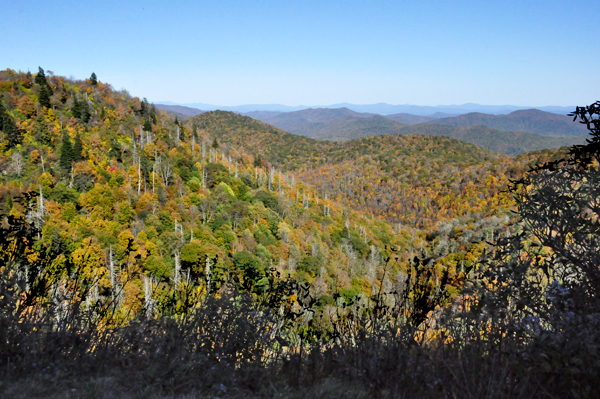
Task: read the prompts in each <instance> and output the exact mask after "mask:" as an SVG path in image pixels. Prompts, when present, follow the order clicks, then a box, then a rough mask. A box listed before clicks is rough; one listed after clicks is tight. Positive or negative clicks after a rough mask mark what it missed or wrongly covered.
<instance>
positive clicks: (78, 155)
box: [73, 133, 83, 162]
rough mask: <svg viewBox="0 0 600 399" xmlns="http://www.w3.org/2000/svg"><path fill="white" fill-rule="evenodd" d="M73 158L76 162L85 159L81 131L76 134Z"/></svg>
mask: <svg viewBox="0 0 600 399" xmlns="http://www.w3.org/2000/svg"><path fill="white" fill-rule="evenodd" d="M73 160H74V161H75V162H79V161H83V143H82V141H81V136H80V135H79V133H77V136H75V143H74V144H73Z"/></svg>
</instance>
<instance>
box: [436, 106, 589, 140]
mask: <svg viewBox="0 0 600 399" xmlns="http://www.w3.org/2000/svg"><path fill="white" fill-rule="evenodd" d="M428 123H431V124H437V125H446V126H473V125H483V126H488V127H491V128H494V129H498V130H504V131H526V132H531V133H536V134H539V135H542V136H585V135H587V133H588V132H587V129H586V127H585V125H583V124H580V123H574V122H573V118H572V117H570V116H566V115H558V114H553V113H550V112H544V111H540V110H538V109H527V110H519V111H514V112H511V113H509V114H507V115H491V114H482V113H478V112H473V113H468V114H463V115H458V116H455V117H452V118H439V119H436V120H432V121H429V122H428Z"/></svg>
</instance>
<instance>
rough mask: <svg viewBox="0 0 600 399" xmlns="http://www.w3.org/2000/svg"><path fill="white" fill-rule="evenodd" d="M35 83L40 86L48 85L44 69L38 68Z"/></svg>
mask: <svg viewBox="0 0 600 399" xmlns="http://www.w3.org/2000/svg"><path fill="white" fill-rule="evenodd" d="M34 82H35V83H37V84H39V85H40V86H45V85H47V84H48V81H47V80H46V74H45V73H44V70H43V69H42V67H38V74H37V75H35V80H34Z"/></svg>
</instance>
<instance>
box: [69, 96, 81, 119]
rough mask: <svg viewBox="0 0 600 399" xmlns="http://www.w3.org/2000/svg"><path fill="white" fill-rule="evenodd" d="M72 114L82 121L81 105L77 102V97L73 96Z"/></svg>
mask: <svg viewBox="0 0 600 399" xmlns="http://www.w3.org/2000/svg"><path fill="white" fill-rule="evenodd" d="M71 113H72V114H73V116H74V117H75V118H77V119H81V105H80V103H79V101H78V100H77V95H75V94H73V106H72V107H71Z"/></svg>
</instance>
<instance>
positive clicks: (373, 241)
mask: <svg viewBox="0 0 600 399" xmlns="http://www.w3.org/2000/svg"><path fill="white" fill-rule="evenodd" d="M582 105H583V104H582ZM599 110H600V104H598V103H596V104H592V105H586V106H582V107H578V108H577V109H574V110H573V114H572V117H573V119H577V120H575V121H574V122H573V124H581V125H582V126H584V127H587V131H588V132H589V133H590V136H589V137H588V141H587V143H586V144H581V145H574V146H572V147H562V148H559V149H545V150H539V151H534V152H527V153H525V154H521V155H516V156H511V155H506V154H501V153H499V152H494V151H492V150H489V149H484V148H481V147H477V146H476V145H474V144H469V143H467V142H463V141H459V140H457V139H455V138H450V137H446V136H443V135H427V134H394V135H378V136H373V137H361V138H356V139H352V140H347V141H327V140H316V139H313V138H309V137H304V136H299V135H295V134H291V133H288V132H286V131H284V130H281V129H279V128H276V127H274V126H273V125H269V124H267V123H265V122H261V121H259V120H256V119H253V118H250V117H249V116H245V115H241V114H237V113H233V112H226V111H211V112H205V113H202V114H199V115H196V116H192V117H189V118H180V117H179V116H178V115H176V114H174V113H172V112H167V111H164V110H159V109H157V108H156V106H155V105H153V104H151V103H149V102H148V101H147V100H146V99H140V98H137V97H133V96H132V95H130V94H129V93H128V92H127V91H126V90H115V89H113V88H112V87H111V85H110V83H109V82H104V81H103V80H102V77H99V76H96V74H95V73H92V74H91V76H90V77H89V78H88V79H84V80H75V79H74V78H66V77H63V76H57V75H54V74H53V73H52V72H50V71H45V70H44V69H42V68H39V70H38V71H37V72H35V73H30V72H20V71H14V70H11V69H6V70H3V71H0V338H1V339H0V372H1V374H2V377H0V393H1V392H4V393H5V395H6V396H5V397H15V398H21V397H23V398H25V397H94V398H104V397H123V398H125V397H161V398H162V397H177V398H180V397H181V398H184V397H185V398H188V397H190V398H191V397H221V398H263V397H264V398H272V397H282V398H288V397H290V398H307V397H319V398H337V397H347V398H367V397H383V398H395V397H424V398H439V397H454V398H480V397H487V398H510V397H531V398H542V397H544V398H546V397H547V398H551V397H593V396H594V392H597V389H598V388H600V386H599V385H598V384H599V381H598V379H597V375H598V373H600V366H599V365H598V362H597V355H598V348H600V346H599V345H600V334H599V333H598V331H600V329H598V327H600V314H599V313H598V309H599V308H598V305H599V303H598V298H600V292H598V291H599V290H600V269H599V268H598V261H600V256H599V255H600V254H599V253H598V248H600V247H599V246H598V245H596V244H600V242H599V241H600V235H599V234H600V230H599V226H600V224H599V222H598V217H599V215H600V213H599V212H600V210H598V200H597V199H596V197H597V196H599V195H600V192H599V191H598V184H597V183H599V182H600V173H599V171H600V167H599V163H598V161H599V159H598V158H599V157H600V147H599V145H600V144H598V143H599V141H598V140H600V139H599V136H598V135H600V132H599V131H598V129H599V128H600V123H599V122H598V117H599V116H600V111H599ZM65 392H68V394H66V395H67V396H65ZM0 396H3V395H0Z"/></svg>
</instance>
